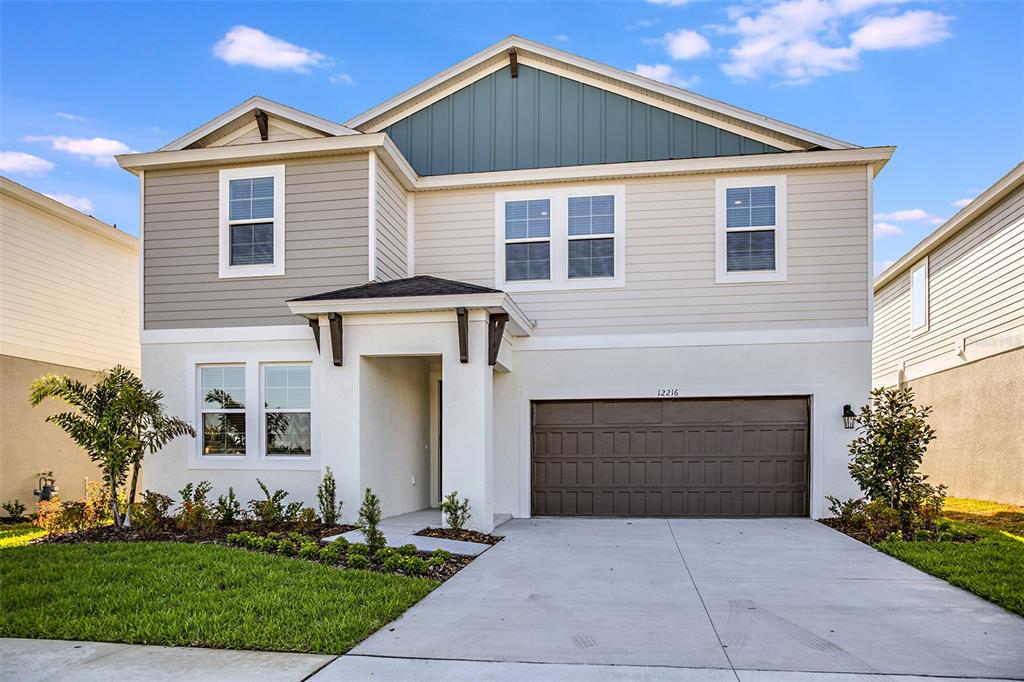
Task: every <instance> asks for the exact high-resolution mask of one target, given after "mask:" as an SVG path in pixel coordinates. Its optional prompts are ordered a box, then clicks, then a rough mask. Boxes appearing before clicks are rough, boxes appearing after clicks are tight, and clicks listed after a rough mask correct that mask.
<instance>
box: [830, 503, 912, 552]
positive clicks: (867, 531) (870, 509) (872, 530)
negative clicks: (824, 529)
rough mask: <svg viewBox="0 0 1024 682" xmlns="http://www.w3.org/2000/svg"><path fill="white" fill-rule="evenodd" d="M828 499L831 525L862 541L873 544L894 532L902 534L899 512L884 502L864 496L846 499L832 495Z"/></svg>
mask: <svg viewBox="0 0 1024 682" xmlns="http://www.w3.org/2000/svg"><path fill="white" fill-rule="evenodd" d="M827 499H828V501H829V505H830V506H829V511H830V512H831V514H832V518H831V519H829V525H831V526H832V527H834V528H836V529H838V530H841V531H842V532H844V533H846V534H847V535H850V536H852V537H855V538H857V539H858V540H860V541H861V542H866V543H869V544H873V543H875V542H879V541H881V540H885V539H886V538H888V537H890V536H891V535H892V534H893V533H896V534H897V535H899V534H900V520H899V514H898V513H897V512H896V510H894V509H892V508H890V507H889V506H888V505H887V504H885V503H884V502H878V501H874V502H873V501H870V500H868V499H866V498H863V497H858V498H852V499H849V500H846V501H842V500H839V499H838V498H835V497H831V496H830V497H828V498H827Z"/></svg>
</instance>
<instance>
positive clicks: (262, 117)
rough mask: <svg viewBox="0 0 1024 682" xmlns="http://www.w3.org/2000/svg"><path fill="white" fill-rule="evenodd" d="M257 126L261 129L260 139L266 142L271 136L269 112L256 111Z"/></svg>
mask: <svg viewBox="0 0 1024 682" xmlns="http://www.w3.org/2000/svg"><path fill="white" fill-rule="evenodd" d="M256 125H258V126H259V127H260V139H261V140H263V141H264V142H266V141H267V138H268V137H269V136H270V125H269V119H268V116H267V112H265V111H263V110H262V109H257V110H256Z"/></svg>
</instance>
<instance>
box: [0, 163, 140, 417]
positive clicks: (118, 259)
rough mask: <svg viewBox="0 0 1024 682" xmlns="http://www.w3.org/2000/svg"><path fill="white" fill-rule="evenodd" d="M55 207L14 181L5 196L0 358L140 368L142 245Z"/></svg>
mask: <svg viewBox="0 0 1024 682" xmlns="http://www.w3.org/2000/svg"><path fill="white" fill-rule="evenodd" d="M4 182H5V183H7V182H8V181H6V180H5V181H4ZM7 187H12V188H13V190H16V191H18V192H19V194H18V195H14V194H8V193H7V191H6V188H7ZM18 196H23V197H25V198H24V199H23V198H18ZM37 199H38V200H37ZM55 203H56V202H53V201H52V200H51V199H48V198H46V197H43V196H41V195H38V194H35V193H34V192H31V191H30V190H27V189H25V188H20V186H17V185H14V184H13V183H11V185H6V184H5V191H4V193H3V194H2V195H0V354H3V355H9V356H14V357H19V358H27V359H30V360H37V361H40V362H46V363H53V364H58V365H65V366H70V367H80V368H83V369H87V370H98V369H105V368H108V367H111V366H113V365H115V364H123V365H127V366H129V367H132V368H138V367H139V331H138V330H139V313H138V310H139V308H138V306H139V297H138V292H139V257H138V248H139V245H138V241H137V240H136V239H135V238H134V237H130V236H128V235H125V234H124V233H123V232H116V231H115V230H114V228H112V227H109V226H107V225H104V224H102V223H100V222H98V221H94V220H92V219H91V218H88V217H86V216H83V215H81V214H78V213H77V211H71V210H70V209H65V208H64V207H63V205H60V206H55V208H54V211H51V210H48V208H47V207H48V206H50V205H51V204H55ZM64 211H67V212H68V214H70V215H71V218H70V219H68V218H66V217H63V216H64V213H63V212H64ZM77 220H81V221H86V222H88V223H90V224H91V225H92V229H87V228H83V227H81V226H79V225H78V224H77V223H76V222H75V221H77ZM107 232H109V236H105V233H107ZM21 398H25V396H21Z"/></svg>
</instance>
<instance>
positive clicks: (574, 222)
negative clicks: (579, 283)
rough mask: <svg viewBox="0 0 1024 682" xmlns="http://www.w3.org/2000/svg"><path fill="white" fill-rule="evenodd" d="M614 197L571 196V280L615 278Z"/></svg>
mask: <svg viewBox="0 0 1024 682" xmlns="http://www.w3.org/2000/svg"><path fill="white" fill-rule="evenodd" d="M614 235H615V197H614V196H611V195H606V196H598V197H569V278H570V279H575V278H581V277H614V276H615V238H614Z"/></svg>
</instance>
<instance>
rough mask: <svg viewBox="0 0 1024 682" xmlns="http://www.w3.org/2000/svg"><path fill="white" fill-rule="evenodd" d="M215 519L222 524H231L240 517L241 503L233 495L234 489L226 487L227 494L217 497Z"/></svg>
mask: <svg viewBox="0 0 1024 682" xmlns="http://www.w3.org/2000/svg"><path fill="white" fill-rule="evenodd" d="M215 511H216V513H217V520H218V521H220V522H221V523H224V524H232V523H234V522H235V521H238V520H239V519H241V518H242V503H241V502H239V501H238V498H237V497H235V489H234V488H233V487H228V494H227V495H220V496H218V497H217V508H216V510H215Z"/></svg>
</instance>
